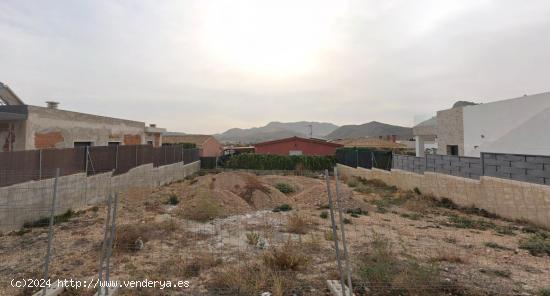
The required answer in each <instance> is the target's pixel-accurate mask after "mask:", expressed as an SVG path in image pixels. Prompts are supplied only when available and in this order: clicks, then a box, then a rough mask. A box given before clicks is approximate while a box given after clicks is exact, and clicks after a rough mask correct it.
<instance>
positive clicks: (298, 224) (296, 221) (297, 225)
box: [286, 215, 309, 234]
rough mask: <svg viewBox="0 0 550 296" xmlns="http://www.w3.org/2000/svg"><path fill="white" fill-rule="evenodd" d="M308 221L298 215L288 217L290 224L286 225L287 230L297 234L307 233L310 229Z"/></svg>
mask: <svg viewBox="0 0 550 296" xmlns="http://www.w3.org/2000/svg"><path fill="white" fill-rule="evenodd" d="M308 228H309V226H308V223H307V221H306V220H305V219H304V218H302V217H300V216H298V215H293V216H290V217H289V218H288V224H287V227H286V231H287V232H290V233H296V234H306V233H307V231H308Z"/></svg>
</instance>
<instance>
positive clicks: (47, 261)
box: [42, 168, 59, 296]
mask: <svg viewBox="0 0 550 296" xmlns="http://www.w3.org/2000/svg"><path fill="white" fill-rule="evenodd" d="M58 179H59V168H57V169H56V170H55V180H54V183H53V196H52V206H51V208H50V226H49V230H48V251H47V252H46V258H44V261H45V262H44V281H47V280H48V276H49V275H48V272H49V270H48V269H49V266H50V256H51V254H52V240H53V224H54V220H55V201H56V199H57V182H58ZM46 289H47V288H46V287H44V289H43V290H42V296H45V295H46Z"/></svg>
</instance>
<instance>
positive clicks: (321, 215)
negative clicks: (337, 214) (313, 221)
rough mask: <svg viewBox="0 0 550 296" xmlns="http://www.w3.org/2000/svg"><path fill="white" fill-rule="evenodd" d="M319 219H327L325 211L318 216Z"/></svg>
mask: <svg viewBox="0 0 550 296" xmlns="http://www.w3.org/2000/svg"><path fill="white" fill-rule="evenodd" d="M319 217H321V218H323V219H326V218H328V212H327V211H322V212H321V214H319Z"/></svg>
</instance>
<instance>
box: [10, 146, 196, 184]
mask: <svg viewBox="0 0 550 296" xmlns="http://www.w3.org/2000/svg"><path fill="white" fill-rule="evenodd" d="M198 159H199V149H197V148H187V149H186V148H184V147H183V146H179V145H174V146H163V147H153V146H151V145H123V146H97V147H79V148H65V149H43V150H27V151H13V152H0V168H1V169H0V187H2V186H9V185H13V184H17V183H22V182H27V181H31V180H41V179H47V178H53V177H54V174H55V169H57V168H59V169H60V176H67V175H72V174H75V173H79V172H85V173H87V174H88V175H95V174H98V173H103V172H109V171H113V172H114V174H117V175H118V174H123V173H126V172H128V170H130V169H132V168H134V167H137V166H140V165H144V164H147V163H153V166H155V167H158V166H163V165H167V164H172V163H177V162H182V161H183V162H184V163H191V162H194V161H197V160H198Z"/></svg>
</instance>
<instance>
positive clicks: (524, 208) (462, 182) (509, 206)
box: [338, 164, 550, 229]
mask: <svg viewBox="0 0 550 296" xmlns="http://www.w3.org/2000/svg"><path fill="white" fill-rule="evenodd" d="M338 170H339V172H340V175H341V176H342V177H344V178H346V177H350V176H359V177H364V178H366V179H379V180H382V181H384V182H385V183H386V184H388V185H394V186H397V187H398V188H400V189H403V190H413V189H414V188H415V187H417V188H418V189H420V191H421V192H422V193H423V194H431V195H433V196H435V197H437V198H442V197H446V198H449V199H451V200H452V201H453V202H455V203H456V204H458V205H460V206H463V207H470V206H474V207H477V208H480V209H484V210H486V211H488V212H491V213H494V214H497V215H499V216H501V217H504V218H508V219H522V220H526V221H529V222H531V223H533V224H536V225H539V226H541V227H545V228H547V229H550V186H546V185H539V184H533V183H527V182H520V181H514V180H506V179H501V178H494V177H489V176H482V177H480V180H473V179H468V178H463V177H458V176H451V175H445V174H440V173H433V172H425V173H424V174H423V175H421V174H416V173H412V172H408V171H403V170H399V169H393V170H392V171H385V170H378V169H372V170H369V169H364V168H357V169H356V168H352V167H347V166H344V165H341V164H338Z"/></svg>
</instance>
